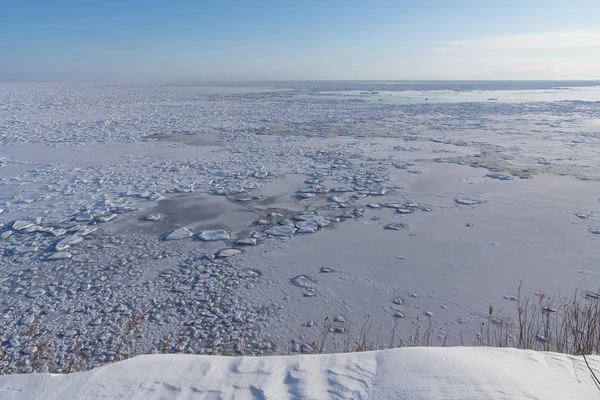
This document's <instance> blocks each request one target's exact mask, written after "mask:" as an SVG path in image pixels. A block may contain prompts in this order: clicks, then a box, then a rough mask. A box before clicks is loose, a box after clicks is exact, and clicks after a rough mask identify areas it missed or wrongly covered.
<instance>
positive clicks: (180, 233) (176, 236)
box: [165, 228, 194, 240]
mask: <svg viewBox="0 0 600 400" xmlns="http://www.w3.org/2000/svg"><path fill="white" fill-rule="evenodd" d="M193 235H194V234H193V233H192V232H191V231H190V230H189V229H187V228H179V229H176V230H174V231H173V232H171V233H169V234H168V235H167V236H165V240H181V239H187V238H189V237H192V236H193Z"/></svg>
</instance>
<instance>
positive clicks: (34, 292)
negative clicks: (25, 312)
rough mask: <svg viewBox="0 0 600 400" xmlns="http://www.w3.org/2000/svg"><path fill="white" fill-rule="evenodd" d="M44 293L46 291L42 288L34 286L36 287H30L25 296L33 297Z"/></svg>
mask: <svg viewBox="0 0 600 400" xmlns="http://www.w3.org/2000/svg"><path fill="white" fill-rule="evenodd" d="M45 293H46V291H45V290H44V289H42V288H36V289H32V290H30V291H29V292H27V294H26V296H27V297H29V298H30V299H35V298H37V297H40V296H42V295H44V294H45Z"/></svg>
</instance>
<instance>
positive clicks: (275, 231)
mask: <svg viewBox="0 0 600 400" xmlns="http://www.w3.org/2000/svg"><path fill="white" fill-rule="evenodd" d="M263 232H264V233H266V234H267V235H271V236H292V235H293V234H294V233H296V228H295V227H293V226H287V225H276V226H272V227H270V228H269V229H265V230H264V231H263Z"/></svg>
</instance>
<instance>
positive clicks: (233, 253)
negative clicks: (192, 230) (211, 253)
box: [217, 249, 242, 258]
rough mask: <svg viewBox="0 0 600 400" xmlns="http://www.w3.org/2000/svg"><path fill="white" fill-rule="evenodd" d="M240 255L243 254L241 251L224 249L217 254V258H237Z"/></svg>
mask: <svg viewBox="0 0 600 400" xmlns="http://www.w3.org/2000/svg"><path fill="white" fill-rule="evenodd" d="M238 254H242V252H241V250H238V249H223V250H221V251H219V252H218V253H217V257H218V258H227V257H232V256H237V255H238Z"/></svg>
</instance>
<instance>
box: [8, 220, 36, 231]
mask: <svg viewBox="0 0 600 400" xmlns="http://www.w3.org/2000/svg"><path fill="white" fill-rule="evenodd" d="M33 225H35V222H34V221H33V220H25V219H19V220H16V221H15V222H14V223H13V224H12V230H13V231H22V230H24V229H27V228H29V227H31V226H33Z"/></svg>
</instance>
